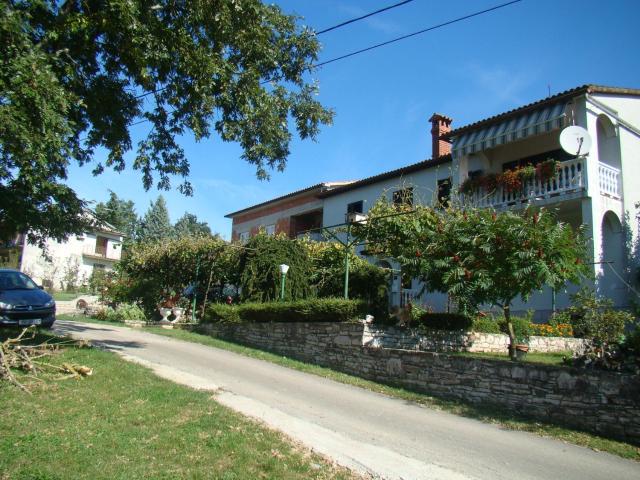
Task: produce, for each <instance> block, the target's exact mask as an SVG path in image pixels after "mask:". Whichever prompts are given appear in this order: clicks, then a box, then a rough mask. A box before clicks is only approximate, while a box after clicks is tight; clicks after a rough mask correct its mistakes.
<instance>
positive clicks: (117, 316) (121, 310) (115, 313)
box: [93, 303, 146, 322]
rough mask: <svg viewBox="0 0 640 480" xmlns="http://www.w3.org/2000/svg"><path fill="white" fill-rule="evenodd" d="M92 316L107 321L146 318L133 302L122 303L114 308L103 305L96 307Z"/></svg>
mask: <svg viewBox="0 0 640 480" xmlns="http://www.w3.org/2000/svg"><path fill="white" fill-rule="evenodd" d="M93 318H95V319H96V320H102V321H109V322H124V321H125V320H142V321H144V320H146V317H145V314H144V311H143V310H142V309H141V308H140V307H138V306H137V305H133V304H126V303H123V304H122V305H118V307H116V308H111V307H104V308H100V309H98V311H97V312H96V313H95V314H93Z"/></svg>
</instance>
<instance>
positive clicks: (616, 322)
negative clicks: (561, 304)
mask: <svg viewBox="0 0 640 480" xmlns="http://www.w3.org/2000/svg"><path fill="white" fill-rule="evenodd" d="M572 300H573V302H574V305H572V306H571V307H569V308H568V309H567V310H566V311H565V312H564V313H563V314H562V315H561V316H560V317H559V318H560V319H565V320H567V321H568V322H569V323H570V324H571V326H572V327H573V333H574V336H576V337H579V338H588V339H592V340H594V341H595V342H596V343H597V344H608V343H619V342H620V341H621V340H622V338H623V336H624V329H625V326H626V325H627V324H631V323H633V321H634V318H633V315H631V313H629V312H625V311H622V310H614V309H613V301H611V300H610V299H608V298H603V297H598V296H597V295H596V294H595V292H593V291H592V290H588V289H582V290H580V291H579V292H578V293H576V294H575V295H573V297H572Z"/></svg>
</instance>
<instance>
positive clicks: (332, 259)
mask: <svg viewBox="0 0 640 480" xmlns="http://www.w3.org/2000/svg"><path fill="white" fill-rule="evenodd" d="M298 243H300V244H301V245H302V246H303V247H304V248H305V250H306V251H307V253H308V255H309V257H310V259H311V262H312V264H313V268H312V271H311V286H312V289H313V293H314V294H315V295H314V296H317V297H319V298H328V297H340V296H342V295H343V293H344V257H345V247H344V246H343V245H341V244H339V243H338V242H316V241H313V240H309V239H307V238H302V239H300V240H298ZM349 265H350V266H349V298H356V299H360V300H364V301H365V302H367V305H368V313H370V314H372V315H373V316H375V318H376V321H384V320H386V318H387V316H388V314H389V276H390V272H389V271H387V270H384V269H383V268H380V267H377V266H375V265H373V264H371V263H369V262H368V261H366V260H364V259H363V258H361V257H359V256H358V255H356V254H355V252H354V250H353V248H351V249H350V250H349Z"/></svg>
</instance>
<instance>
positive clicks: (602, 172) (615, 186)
mask: <svg viewBox="0 0 640 480" xmlns="http://www.w3.org/2000/svg"><path fill="white" fill-rule="evenodd" d="M598 179H599V181H600V193H601V194H603V195H607V196H608V197H613V198H618V199H619V198H622V195H621V192H620V190H621V189H620V170H618V169H617V168H613V167H610V166H609V165H607V164H605V163H599V164H598Z"/></svg>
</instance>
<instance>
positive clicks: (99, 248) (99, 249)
mask: <svg viewBox="0 0 640 480" xmlns="http://www.w3.org/2000/svg"><path fill="white" fill-rule="evenodd" d="M108 244H109V239H108V238H105V237H96V248H95V252H94V253H95V254H96V255H100V256H102V257H104V256H106V255H107V245H108Z"/></svg>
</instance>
